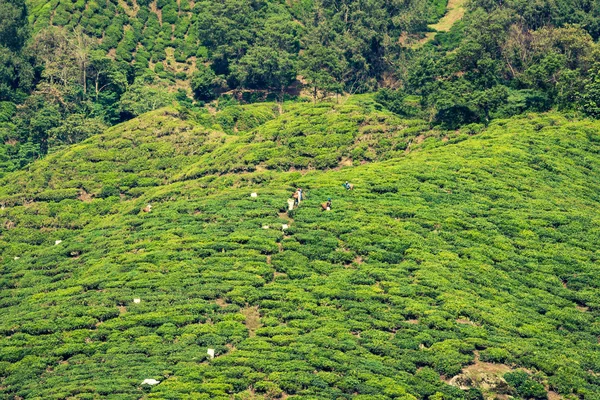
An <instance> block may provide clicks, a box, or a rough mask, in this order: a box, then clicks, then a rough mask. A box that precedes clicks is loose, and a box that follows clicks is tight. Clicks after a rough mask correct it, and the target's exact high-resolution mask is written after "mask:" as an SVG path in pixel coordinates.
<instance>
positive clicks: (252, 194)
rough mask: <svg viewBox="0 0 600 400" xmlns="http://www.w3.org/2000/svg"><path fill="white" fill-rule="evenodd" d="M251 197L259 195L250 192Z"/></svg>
mask: <svg viewBox="0 0 600 400" xmlns="http://www.w3.org/2000/svg"><path fill="white" fill-rule="evenodd" d="M250 197H258V193H250Z"/></svg>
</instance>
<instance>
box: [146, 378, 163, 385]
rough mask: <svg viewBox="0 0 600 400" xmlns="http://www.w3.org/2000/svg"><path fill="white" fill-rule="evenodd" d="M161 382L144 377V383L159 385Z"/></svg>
mask: <svg viewBox="0 0 600 400" xmlns="http://www.w3.org/2000/svg"><path fill="white" fill-rule="evenodd" d="M159 383H160V381H157V380H156V379H144V380H143V381H142V385H151V386H154V385H158V384H159Z"/></svg>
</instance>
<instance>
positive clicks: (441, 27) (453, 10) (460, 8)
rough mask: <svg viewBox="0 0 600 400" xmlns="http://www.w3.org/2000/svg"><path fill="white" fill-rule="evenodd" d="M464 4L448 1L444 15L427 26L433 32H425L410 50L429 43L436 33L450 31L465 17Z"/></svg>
mask: <svg viewBox="0 0 600 400" xmlns="http://www.w3.org/2000/svg"><path fill="white" fill-rule="evenodd" d="M466 4H467V0H448V6H447V8H446V14H445V15H444V16H443V17H442V18H440V20H439V21H438V22H437V23H435V24H431V25H429V28H430V29H432V30H433V32H426V33H425V34H424V36H423V38H421V39H420V40H417V41H416V42H414V43H412V44H411V45H410V47H411V48H412V49H419V48H421V47H423V46H424V45H425V44H426V43H429V42H431V41H432V40H433V39H434V38H435V35H436V34H437V33H438V32H448V31H450V28H452V26H454V24H455V23H456V22H458V21H460V20H461V19H462V18H463V16H464V15H465V12H466Z"/></svg>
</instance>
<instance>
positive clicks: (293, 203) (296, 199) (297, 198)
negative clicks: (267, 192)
mask: <svg viewBox="0 0 600 400" xmlns="http://www.w3.org/2000/svg"><path fill="white" fill-rule="evenodd" d="M342 186H343V187H344V188H345V189H346V190H353V189H354V185H353V184H352V183H350V182H348V181H346V182H345V183H342ZM305 196H306V195H305V193H304V192H303V191H302V188H297V189H296V191H295V192H294V194H293V195H292V198H291V199H288V210H293V209H294V208H295V207H298V206H299V205H300V203H301V202H302V201H303V200H304V198H305ZM321 209H322V211H331V197H329V198H327V202H325V203H322V204H321Z"/></svg>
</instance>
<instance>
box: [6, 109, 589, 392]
mask: <svg viewBox="0 0 600 400" xmlns="http://www.w3.org/2000/svg"><path fill="white" fill-rule="evenodd" d="M357 99H358V100H352V101H363V100H360V98H357ZM352 101H350V102H349V103H348V104H345V105H343V106H337V105H333V104H329V105H327V106H324V105H317V106H311V105H304V106H298V105H297V106H294V107H299V108H298V109H295V110H287V112H286V113H284V114H283V115H281V116H278V115H276V113H273V114H269V113H268V112H267V111H266V110H267V109H268V107H269V106H268V105H267V106H265V107H266V109H263V110H262V111H264V113H262V112H261V115H263V116H264V118H261V119H260V120H254V122H253V123H249V124H247V125H243V124H242V125H240V124H239V121H240V118H239V115H240V114H239V112H240V110H238V111H237V113H238V114H237V115H238V117H236V118H237V126H236V118H233V117H232V118H224V117H223V116H224V115H225V114H221V117H223V119H221V120H220V123H219V122H218V121H217V120H216V119H215V120H210V118H209V119H206V120H204V121H200V122H194V121H192V120H191V119H188V120H182V119H181V115H180V114H178V113H177V112H176V111H174V110H161V111H157V112H155V113H153V114H150V115H146V116H143V117H142V118H140V119H137V120H133V121H130V122H129V123H127V124H124V125H119V126H117V127H114V128H111V130H109V131H108V132H107V133H106V134H103V135H99V136H96V137H93V138H91V139H89V140H87V141H85V142H83V143H82V144H79V145H75V146H72V147H69V148H66V149H65V150H62V151H59V152H57V153H55V154H53V155H51V156H49V157H47V158H46V159H44V160H42V161H39V162H36V163H34V164H33V165H32V166H31V168H30V171H29V172H25V171H24V172H19V173H13V174H9V175H7V177H6V179H4V180H3V182H2V184H3V189H2V191H1V192H0V201H1V202H2V203H4V204H5V207H4V209H3V210H1V211H0V221H1V222H2V226H1V227H0V253H1V260H0V261H1V275H0V306H1V307H2V309H3V317H2V319H1V320H0V377H1V378H0V395H1V396H4V397H9V398H10V397H14V396H20V397H22V398H45V399H47V398H56V399H62V398H67V397H70V398H127V399H130V398H131V399H133V398H140V397H145V398H173V399H175V398H182V397H185V398H198V399H219V398H222V399H230V398H232V396H233V398H239V399H250V398H257V399H259V398H277V397H282V398H286V397H287V398H292V397H294V396H297V398H323V399H325V398H327V399H331V398H369V399H379V398H380V399H389V398H396V399H415V398H416V399H440V398H444V399H445V398H448V399H476V398H480V397H479V396H481V392H484V393H485V392H486V391H487V390H492V391H494V390H496V391H500V390H501V389H502V390H508V391H509V392H510V391H511V390H513V392H512V393H514V394H515V395H517V396H525V395H524V394H522V393H521V392H518V393H519V394H517V392H514V390H521V391H523V390H525V389H524V388H525V387H526V385H521V386H519V385H516V384H514V385H516V389H514V388H512V389H511V388H508V387H504V388H500V387H492V388H491V389H490V388H489V387H488V388H485V387H483V386H481V385H479V383H478V382H477V381H474V380H469V379H461V380H457V378H454V380H451V379H450V378H451V377H453V376H458V377H459V378H461V377H462V378H465V376H466V375H465V374H466V372H465V371H466V370H463V368H465V367H466V366H467V365H469V364H473V366H478V365H481V363H484V364H485V363H494V364H493V365H495V366H501V367H502V368H500V369H499V370H501V371H511V370H516V369H518V368H525V371H527V374H529V377H527V378H526V381H527V385H529V386H527V387H533V388H536V387H538V388H539V387H541V388H542V391H543V393H544V395H545V394H546V392H547V391H551V392H553V393H551V394H552V395H553V396H559V395H560V396H564V395H568V394H571V393H574V394H576V396H578V397H580V398H585V399H595V398H598V396H600V377H599V375H598V374H599V373H600V357H599V354H600V351H599V350H600V346H599V344H598V339H597V337H598V335H600V318H599V317H600V302H599V301H598V299H600V283H599V282H598V278H597V277H598V273H599V272H600V271H599V269H600V268H599V265H598V248H599V245H600V239H599V236H598V232H599V228H600V220H599V219H598V212H599V211H600V205H599V200H600V195H599V194H598V193H600V191H599V189H600V187H599V186H600V185H599V184H598V182H599V181H600V156H599V155H598V154H599V151H600V135H599V134H598V132H599V129H598V128H599V127H600V126H599V125H598V123H596V122H590V121H569V120H567V119H565V118H564V117H561V116H559V115H555V114H548V115H532V116H526V117H522V118H519V119H513V120H498V121H496V122H494V123H492V124H491V125H490V127H489V128H487V129H486V130H484V131H483V132H482V133H480V134H478V135H475V136H468V135H467V134H465V133H461V132H456V133H453V134H452V136H451V137H446V136H445V135H446V133H442V132H426V131H424V129H425V128H424V127H423V125H421V126H419V125H418V124H417V123H416V122H412V123H411V122H409V121H402V120H395V119H394V118H395V117H393V116H392V115H390V114H387V113H385V112H379V111H376V110H372V111H373V112H372V113H371V112H369V113H363V114H361V113H360V112H359V108H353V107H354V106H353V103H352ZM364 104H368V102H367V103H363V105H364ZM325 107H328V108H327V109H326V112H325V113H323V112H322V111H323V110H322V109H323V108H325ZM367 109H368V107H367ZM241 111H244V110H241ZM228 112H229V111H228ZM294 112H295V113H296V114H294ZM364 114H368V117H366V116H365V115H364ZM252 115H256V113H254V112H253V113H252ZM311 115H313V116H312V117H311ZM207 118H208V117H207ZM214 118H217V119H218V118H219V115H217V116H215V117H214ZM306 118H307V119H306ZM311 118H312V119H311ZM242 120H243V121H246V120H245V119H242ZM335 120H337V124H338V125H339V124H342V122H343V125H344V126H346V128H347V129H346V130H345V132H347V135H348V137H343V134H342V132H344V130H340V129H338V130H336V131H337V132H338V133H339V134H340V138H338V139H339V141H337V139H336V141H335V146H331V150H329V152H330V153H331V154H334V155H335V157H334V159H335V160H336V161H337V162H338V163H339V165H333V162H332V163H331V164H324V165H311V164H310V163H311V161H308V162H307V164H306V165H303V164H302V163H301V162H298V163H296V162H294V163H293V165H283V164H281V163H280V162H273V164H269V162H270V161H272V160H273V159H274V158H273V157H275V155H276V154H274V153H275V152H276V151H280V152H282V154H287V153H286V152H291V153H290V154H292V155H297V156H298V157H299V158H302V157H304V158H305V159H307V160H316V158H318V157H319V155H320V154H324V153H319V154H316V155H315V154H311V153H307V152H309V151H314V152H318V150H317V148H318V147H319V143H322V140H323V138H324V137H326V138H327V140H334V138H330V137H329V136H324V135H323V132H325V131H322V130H320V129H319V126H321V127H328V126H331V121H335ZM223 121H230V122H229V125H227V123H224V122H223ZM301 121H309V123H306V122H305V125H303V126H300V127H298V124H299V123H300V122H301ZM319 121H320V122H319ZM344 121H345V122H344ZM375 122H377V123H378V124H375ZM319 123H320V124H321V125H319ZM368 126H371V128H370V129H365V127H368ZM411 126H417V128H414V127H411ZM234 127H235V129H234ZM246 127H247V129H246ZM375 127H378V129H375ZM240 128H241V129H240ZM227 130H229V133H226V132H225V131H227ZM269 132H271V133H269ZM273 132H275V133H273ZM272 135H275V136H276V137H273V136H272ZM427 136H431V138H430V139H426V137H427ZM291 138H294V140H291ZM350 138H351V139H350ZM441 138H443V139H444V140H439V139H441ZM267 139H268V140H267ZM267 142H268V143H267ZM271 142H272V143H274V145H272V144H271ZM363 142H364V143H367V145H366V146H365V150H364V152H362V153H360V152H353V149H355V148H357V146H358V144H360V143H363ZM409 142H410V143H418V142H422V143H421V145H420V146H421V147H420V148H418V149H417V151H405V148H406V147H407V143H409ZM265 143H267V144H265ZM378 143H381V144H380V145H379V146H377V144H378ZM391 143H398V146H396V148H397V150H394V151H392V152H391V153H386V152H384V151H381V152H379V153H378V152H377V149H378V148H386V149H393V148H395V147H394V146H392V145H391ZM384 144H385V146H384ZM261 146H266V147H261ZM272 146H274V147H272ZM271 148H272V149H273V150H270V149H271ZM409 149H410V147H409ZM227 152H229V153H227ZM265 152H266V153H265ZM252 154H254V157H250V155H252ZM261 154H262V156H259V155H261ZM265 154H266V155H265ZM360 154H363V155H364V154H371V156H369V157H366V158H365V157H363V158H361V157H362V156H360ZM132 155H134V157H132ZM227 156H228V157H229V159H230V160H233V161H235V162H233V164H232V165H238V163H237V162H238V161H240V160H243V161H241V164H240V165H242V164H243V165H246V166H251V168H237V167H236V168H234V167H229V166H228V164H227V163H226V162H225V160H226V157H227ZM352 157H354V158H352ZM346 158H348V159H349V160H350V162H343V163H342V161H343V160H344V161H346ZM211 160H212V162H213V163H214V165H215V168H213V169H211V168H208V167H206V166H205V165H209V166H210V162H211ZM247 160H251V161H247ZM365 162H366V163H365ZM261 163H265V164H264V165H263V164H261ZM221 167H222V168H221ZM269 168H271V169H269ZM319 168H321V169H319ZM346 180H350V181H351V182H352V183H354V184H355V190H353V191H346V190H345V189H344V188H343V187H342V186H341V184H342V183H343V182H344V181H346ZM297 186H301V187H303V188H305V189H306V190H307V191H308V198H307V200H306V201H305V202H304V203H303V204H302V205H301V206H300V208H298V209H297V210H295V211H293V212H291V213H285V203H286V199H287V198H288V197H289V196H290V194H291V193H292V191H293V188H295V187H297ZM251 192H256V193H257V194H258V197H256V198H252V197H250V193H251ZM328 197H331V198H332V199H333V210H332V211H330V212H321V211H320V207H319V204H320V203H321V202H323V201H324V200H326V199H327V198H328ZM147 204H152V206H153V207H152V210H151V212H148V213H146V212H143V211H142V208H143V207H144V206H146V205H147ZM282 224H287V225H289V229H287V230H282ZM59 240H60V241H61V242H58V243H57V242H56V241H59ZM134 298H139V299H140V302H139V303H135V302H134V301H133V300H134ZM208 348H213V349H215V350H216V357H215V359H213V360H209V359H208V357H207V355H206V353H207V349H208ZM486 365H487V364H486ZM489 365H492V364H489ZM147 378H153V379H156V380H159V381H161V383H160V384H159V385H157V386H154V387H148V386H142V385H141V382H142V381H143V380H144V379H147ZM496 378H498V377H496ZM498 379H500V378H498ZM509 380H510V379H509ZM457 382H461V383H460V384H459V383H457ZM511 382H512V381H511ZM449 383H452V384H449ZM536 385H537V386H536ZM459 386H462V388H460V387H459ZM557 393H558V394H557Z"/></svg>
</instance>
